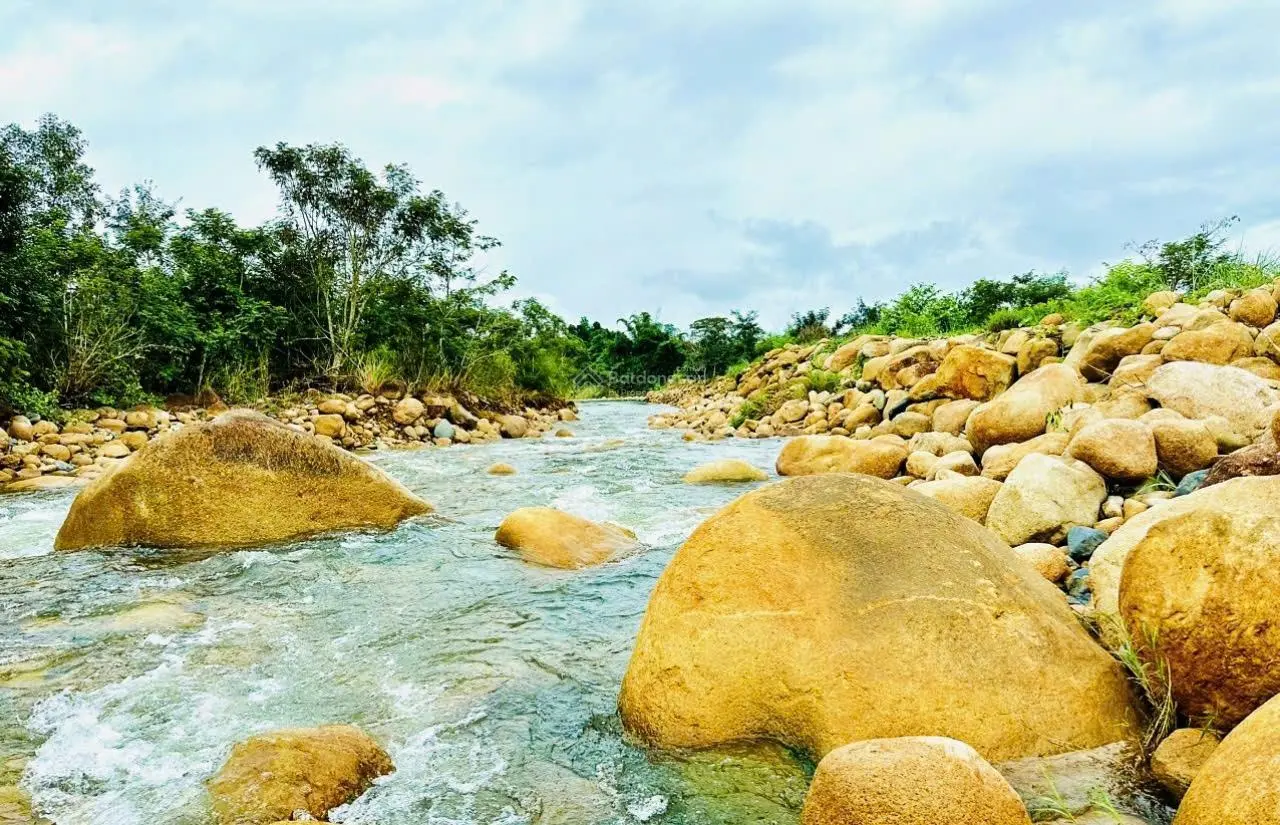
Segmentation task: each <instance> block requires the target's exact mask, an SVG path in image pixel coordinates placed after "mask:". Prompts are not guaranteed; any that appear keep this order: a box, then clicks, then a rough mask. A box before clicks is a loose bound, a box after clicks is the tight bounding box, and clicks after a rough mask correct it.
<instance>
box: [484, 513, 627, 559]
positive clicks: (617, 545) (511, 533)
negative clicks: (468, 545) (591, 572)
mask: <svg viewBox="0 0 1280 825" xmlns="http://www.w3.org/2000/svg"><path fill="white" fill-rule="evenodd" d="M493 538H494V540H495V541H496V542H498V544H501V545H502V546H503V547H509V548H511V549H512V550H515V551H516V552H517V553H519V554H520V557H521V558H523V559H524V560H525V561H530V562H533V563H534V564H541V565H543V566H545V567H560V568H564V569H574V568H579V567H591V566H594V565H597V564H603V563H605V562H607V561H612V560H613V559H616V558H619V557H621V556H623V555H626V554H627V553H630V552H631V551H633V550H635V549H636V547H637V546H638V543H637V542H636V537H635V534H633V533H631V531H629V530H625V529H623V528H622V527H619V526H617V525H614V524H597V523H596V522H594V521H591V520H589V519H585V518H582V517H581V516H575V515H573V514H571V513H566V512H564V511H562V510H556V509H553V508H551V507H521V508H520V509H519V510H516V511H515V512H514V513H512V514H511V515H509V516H507V517H506V518H505V519H503V520H502V524H500V525H499V526H498V532H497V533H495V534H494V537H493Z"/></svg>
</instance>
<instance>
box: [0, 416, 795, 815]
mask: <svg viewBox="0 0 1280 825" xmlns="http://www.w3.org/2000/svg"><path fill="white" fill-rule="evenodd" d="M582 406H583V411H582V420H581V421H578V422H574V423H571V424H569V425H567V426H569V427H570V428H572V430H573V431H574V433H575V436H574V437H573V438H551V437H546V438H542V439H536V440H535V439H522V440H518V441H503V442H501V443H495V444H490V445H481V446H476V447H466V446H459V447H452V448H447V449H441V448H423V449H417V450H395V451H390V450H384V451H381V452H374V453H370V454H368V455H367V457H368V458H369V459H370V460H371V461H374V462H376V463H377V464H378V465H379V466H381V467H382V468H384V469H385V470H386V471H387V472H389V473H390V474H391V475H393V476H395V477H396V478H398V479H400V480H401V481H402V482H404V483H405V484H406V485H408V486H409V487H410V488H411V489H413V490H414V491H415V492H416V493H418V494H419V495H421V496H423V497H424V498H426V499H428V500H429V501H431V502H432V503H433V504H434V505H435V506H436V508H437V513H436V514H435V515H433V516H430V517H427V518H423V519H418V520H414V521H411V522H408V523H405V524H403V525H401V526H400V527H399V528H397V529H396V530H394V531H392V532H389V533H369V534H346V535H342V536H337V537H328V538H323V539H317V540H310V541H303V542H298V543H294V544H289V545H285V546H281V547H273V548H268V549H259V550H245V551H236V552H229V553H221V554H216V555H211V556H206V557H199V556H190V555H188V556H181V555H175V554H173V553H171V552H167V553H166V552H154V551H150V552H148V551H116V552H106V553H99V552H82V553H74V554H66V555H58V554H54V553H53V552H52V545H53V538H54V535H55V534H56V532H57V529H58V526H59V525H60V524H61V521H62V518H63V517H64V515H65V514H66V512H67V509H68V508H69V507H70V504H71V500H72V498H73V497H74V495H75V493H74V490H64V491H52V492H49V493H44V494H39V495H23V496H9V497H5V498H0V787H3V786H5V785H13V784H15V783H18V784H20V786H21V788H22V789H23V790H24V791H25V792H26V793H27V794H29V795H30V796H31V797H32V799H33V801H34V805H35V808H36V809H37V811H38V812H39V813H41V814H42V815H43V816H45V817H47V818H48V819H50V820H52V821H54V822H56V823H58V825H105V824H106V823H109V825H156V823H162V822H163V823H166V825H168V824H169V823H176V824H177V825H207V824H208V823H209V822H210V821H211V820H210V816H209V813H208V808H207V800H206V798H205V795H204V790H203V784H202V783H203V781H204V780H205V779H206V778H207V777H208V776H210V775H211V774H212V773H214V772H215V771H216V770H217V768H218V767H219V766H220V764H221V763H222V761H223V760H224V759H225V757H226V755H227V753H228V751H229V749H230V748H231V746H232V744H234V743H235V742H237V741H239V740H241V739H244V738H246V737H247V736H250V735H252V734H254V733H257V732H260V731H264V730H268V729H271V728H278V727H286V726H305V725H316V724H323V723H331V722H342V723H346V722H350V723H354V724H357V725H359V726H361V727H362V728H364V729H365V730H367V731H368V732H370V733H371V734H373V735H374V736H375V737H376V738H378V739H379V740H380V741H381V742H383V743H384V744H385V745H386V746H387V749H388V751H389V752H390V753H391V755H392V758H393V759H394V760H395V763H396V767H397V770H396V772H395V774H393V775H391V776H389V777H386V778H384V779H383V780H382V781H380V782H379V783H378V784H377V785H376V786H375V787H374V788H372V789H371V790H370V791H369V792H368V793H366V794H365V795H364V796H363V797H362V798H361V799H359V800H358V801H357V802H355V803H353V804H352V805H349V806H347V807H345V808H342V809H339V810H338V811H336V812H335V813H334V814H333V815H332V817H331V818H332V819H333V821H335V822H343V823H360V824H361V825H372V824H373V823H379V825H391V823H395V825H427V824H428V823H430V824H431V825H435V824H436V823H440V824H441V825H443V824H444V823H449V824H450V825H471V824H472V823H510V824H511V825H516V823H566V824H567V825H578V824H579V823H581V825H596V824H597V823H637V822H653V823H679V824H680V825H683V824H684V823H691V824H692V823H699V825H704V824H705V825H715V824H716V823H726V825H728V823H735V825H743V824H744V823H757V822H758V823H779V824H780V825H786V824H789V823H795V822H796V821H797V819H798V812H799V808H800V804H801V802H802V801H803V798H804V792H805V789H806V788H807V785H808V773H809V770H810V769H811V766H807V765H805V764H803V763H802V762H801V761H799V760H798V759H796V758H795V757H793V756H791V755H789V754H787V753H785V752H783V751H781V750H780V749H777V750H769V749H765V750H753V751H751V752H745V751H743V752H716V753H713V754H702V755H686V756H681V755H663V754H655V753H651V752H648V751H646V750H644V749H641V748H639V747H638V746H635V745H632V744H630V743H629V742H627V741H626V740H625V738H624V737H623V735H622V731H621V728H620V726H619V723H618V719H617V715H616V711H615V703H616V698H617V690H618V685H619V683H620V681H621V678H622V675H623V673H624V672H625V670H626V665H627V660H628V657H629V656H630V652H631V647H632V644H633V642H634V639H635V634H636V630H637V628H638V627H639V623H640V620H641V617H642V616H643V614H644V608H645V604H646V602H647V600H648V596H649V592H650V591H651V590H652V588H653V585H654V583H655V581H656V580H657V577H658V575H659V574H660V573H661V572H662V569H663V567H664V566H665V565H666V563H667V561H668V560H669V559H670V557H671V555H672V553H674V552H675V549H676V548H677V547H678V546H679V545H680V543H681V542H682V541H683V540H684V539H685V538H686V537H687V536H688V534H689V533H690V532H691V531H692V530H693V528H694V527H695V526H696V525H697V524H698V523H699V522H701V521H702V520H703V519H705V518H706V517H707V516H708V515H710V514H711V513H713V512H715V511H716V510H717V509H719V508H720V507H721V506H723V505H724V504H726V503H727V502H729V501H731V500H732V499H733V498H735V497H737V496H738V495H741V494H742V493H743V492H745V491H746V490H747V489H749V488H750V487H752V486H755V485H733V486H726V485H708V486H696V487H695V486H690V485H685V484H682V483H681V481H680V477H681V475H682V474H683V473H684V472H685V471H686V470H688V469H689V468H691V467H693V466H694V465H696V464H699V463H702V462H704V461H709V460H713V459H717V458H742V459H745V460H748V461H751V462H753V463H755V464H756V465H758V466H760V467H763V468H769V469H770V471H771V472H772V465H773V460H774V458H775V456H776V452H777V449H778V444H777V442H775V441H746V440H727V441H721V442H716V443H693V444H690V443H685V442H682V441H681V440H680V435H679V433H677V432H673V431H669V430H666V431H662V430H659V431H655V430H649V429H648V428H647V427H646V425H645V421H646V418H647V416H648V415H650V414H652V413H653V412H655V411H657V410H658V409H660V408H657V407H654V406H652V405H644V404H640V403H631V402H599V403H588V404H583V405H582ZM499 461H502V462H507V463H510V464H512V465H514V466H515V467H516V468H517V469H518V473H517V474H516V475H514V476H490V475H488V474H486V472H485V470H486V468H487V467H488V466H489V465H491V464H493V463H494V462H499ZM531 505H543V506H552V507H558V508H561V509H564V510H568V511H570V512H573V513H577V514H579V515H582V516H586V517H588V518H592V519H596V520H608V521H615V522H618V523H620V524H623V525H625V526H627V527H629V528H631V529H633V530H634V531H635V532H636V533H637V535H638V537H639V538H640V539H641V540H642V541H643V542H644V544H645V550H644V551H643V552H642V553H640V554H638V555H636V556H633V557H631V558H628V559H626V560H624V561H620V562H617V563H613V564H609V565H605V566H603V567H600V568H595V569H589V570H582V571H562V570H550V569H544V568H539V567H535V566H532V565H529V564H527V563H524V562H522V561H520V560H518V559H517V558H515V557H514V556H513V555H512V554H510V553H509V552H508V551H506V550H504V549H503V548H501V547H498V546H497V545H496V544H494V542H493V532H494V530H495V529H496V528H497V526H498V523H499V522H500V521H501V520H502V518H503V517H504V516H505V515H506V514H507V513H509V512H511V511H512V510H514V509H516V508H517V507H522V506H531ZM0 798H3V797H0ZM2 821H3V818H2V817H0V822H2Z"/></svg>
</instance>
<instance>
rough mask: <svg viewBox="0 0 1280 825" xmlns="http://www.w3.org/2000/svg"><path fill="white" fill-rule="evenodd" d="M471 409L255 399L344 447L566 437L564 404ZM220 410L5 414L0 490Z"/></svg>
mask: <svg viewBox="0 0 1280 825" xmlns="http://www.w3.org/2000/svg"><path fill="white" fill-rule="evenodd" d="M474 406H475V407H476V408H477V409H479V412H476V413H473V412H472V411H471V410H470V409H468V407H467V406H465V405H464V404H463V403H462V402H461V401H459V400H458V399H456V398H454V397H453V396H448V395H434V394H425V395H420V396H413V395H402V394H400V393H394V392H392V393H387V394H382V395H370V394H363V395H357V396H349V395H343V394H337V395H324V394H322V393H319V392H316V391H309V392H308V393H307V394H305V395H304V396H302V398H300V399H297V401H296V403H291V404H287V405H280V404H276V403H271V404H267V405H264V407H263V409H262V412H263V413H264V414H266V415H268V416H270V417H272V418H274V419H276V420H278V421H280V422H282V423H284V424H286V425H287V426H289V427H290V428H292V429H294V430H296V431H298V432H302V433H307V434H309V435H313V436H316V437H318V438H319V439H321V440H323V441H326V442H330V443H333V444H335V445H337V446H340V447H343V448H345V449H348V450H361V449H378V448H380V447H388V446H403V445H423V444H428V445H435V446H448V445H451V444H472V443H483V442H486V441H495V440H498V439H501V438H538V437H541V436H542V435H544V434H546V433H548V432H551V431H554V432H555V433H556V435H561V436H564V435H572V433H571V432H570V431H568V430H566V429H564V428H563V423H564V422H569V421H574V420H576V419H577V415H576V413H575V412H574V410H573V407H572V406H571V405H553V406H548V407H544V408H537V409H535V408H533V407H525V408H523V409H519V410H513V411H504V410H501V409H492V410H491V409H482V408H480V407H479V404H474ZM226 411H227V407H226V406H225V405H223V404H221V403H220V402H217V401H216V400H215V402H214V403H211V404H209V405H208V406H206V407H192V406H189V405H184V406H182V407H180V408H177V409H173V410H170V409H159V408H154V407H139V408H136V409H132V410H117V409H113V408H109V407H101V408H98V409H95V410H78V411H75V412H72V413H70V414H69V415H68V417H67V420H66V421H65V422H64V423H62V424H59V423H57V422H54V421H50V420H36V421H34V422H33V421H32V420H31V419H30V418H28V417H26V416H22V415H18V416H14V417H13V418H12V419H11V420H9V421H8V422H7V424H5V425H4V426H3V427H0V491H7V492H20V491H23V490H34V489H43V488H48V487H58V486H65V485H71V484H76V483H80V482H84V481H87V480H92V479H94V478H96V477H97V476H99V475H101V474H102V473H103V472H104V471H105V470H106V469H109V468H111V467H114V466H115V465H116V464H118V463H119V462H120V461H121V460H122V459H125V458H128V457H129V456H130V455H132V454H133V453H134V452H136V451H138V450H140V449H142V447H144V446H146V444H147V443H148V442H149V441H150V440H151V439H153V438H155V437H156V436H159V435H161V434H164V433H166V432H169V431H170V430H175V429H179V428H181V427H183V426H186V425H190V424H196V423H200V422H203V421H208V420H211V419H213V418H215V417H216V416H217V415H220V414H221V413H223V412H226Z"/></svg>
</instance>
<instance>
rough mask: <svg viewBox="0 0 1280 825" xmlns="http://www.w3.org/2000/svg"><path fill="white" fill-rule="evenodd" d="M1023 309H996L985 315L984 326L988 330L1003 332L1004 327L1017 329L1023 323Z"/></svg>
mask: <svg viewBox="0 0 1280 825" xmlns="http://www.w3.org/2000/svg"><path fill="white" fill-rule="evenodd" d="M1024 315H1025V310H1018V309H1013V308H1011V307H1004V308H1002V309H997V310H996V311H995V312H993V313H991V315H990V316H988V317H987V322H986V325H985V326H986V328H987V331H988V332H1003V331H1004V330H1006V329H1017V328H1018V327H1020V326H1023V325H1024V320H1023V318H1024Z"/></svg>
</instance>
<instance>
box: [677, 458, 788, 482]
mask: <svg viewBox="0 0 1280 825" xmlns="http://www.w3.org/2000/svg"><path fill="white" fill-rule="evenodd" d="M768 478H769V474H768V473H766V472H765V471H764V470H761V469H760V468H759V467H756V466H754V465H752V464H749V463H747V462H746V461H742V460H740V459H736V458H724V459H720V460H719V461H711V462H708V463H706V464H701V465H699V466H697V467H694V468H693V469H692V470H690V471H689V472H687V473H685V474H684V482H685V483H686V484H714V483H717V482H736V483H740V482H747V481H765V480H766V479H768Z"/></svg>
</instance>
